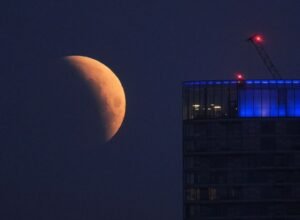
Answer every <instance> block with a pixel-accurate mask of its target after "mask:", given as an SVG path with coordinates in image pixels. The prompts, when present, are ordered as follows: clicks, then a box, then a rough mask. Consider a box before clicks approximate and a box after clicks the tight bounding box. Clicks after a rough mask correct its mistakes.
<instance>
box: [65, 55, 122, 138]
mask: <svg viewBox="0 0 300 220" xmlns="http://www.w3.org/2000/svg"><path fill="white" fill-rule="evenodd" d="M63 59H64V60H65V62H67V63H68V64H69V65H70V66H71V67H72V68H73V69H74V71H75V72H76V73H78V74H80V76H82V78H83V80H84V81H85V82H87V85H88V86H89V87H90V88H91V89H92V94H93V95H94V96H95V98H96V100H97V101H96V103H97V105H96V106H97V108H98V112H99V118H95V120H99V121H100V123H101V126H102V131H101V134H99V136H100V138H101V139H102V141H103V142H107V141H109V140H110V139H111V138H112V137H113V136H114V135H115V134H116V133H117V131H118V130H119V128H120V126H121V125H122V122H123V119H124V116H125V110H126V99H125V93H124V89H123V87H122V85H121V82H120V80H119V79H118V77H117V76H116V75H115V74H114V73H113V72H112V71H111V70H110V69H109V68H108V67H107V66H105V65H104V64H102V63H100V62H99V61H97V60H94V59H91V58H89V57H84V56H66V57H64V58H63Z"/></svg>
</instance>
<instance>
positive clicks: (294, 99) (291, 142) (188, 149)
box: [183, 80, 300, 220]
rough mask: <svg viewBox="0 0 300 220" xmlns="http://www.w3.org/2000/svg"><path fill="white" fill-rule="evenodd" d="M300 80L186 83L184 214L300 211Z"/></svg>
mask: <svg viewBox="0 0 300 220" xmlns="http://www.w3.org/2000/svg"><path fill="white" fill-rule="evenodd" d="M299 117H300V80H233V81H190V82H184V83H183V154H184V167H183V170H184V219H185V220H192V219H197V220H200V219H205V220H223V219H224V220H225V219H226V220H227V219H228V220H235V219H236V220H241V219H245V220H246V219H247V220H258V219H260V220H267V219H273V220H274V219H276V220H290V219H300V133H299V131H300V118H299Z"/></svg>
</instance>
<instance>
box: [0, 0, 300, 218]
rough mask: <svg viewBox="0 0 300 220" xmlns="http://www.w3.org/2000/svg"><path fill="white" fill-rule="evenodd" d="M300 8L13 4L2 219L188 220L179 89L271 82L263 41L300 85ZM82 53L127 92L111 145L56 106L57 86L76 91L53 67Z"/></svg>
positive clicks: (114, 0) (0, 154) (4, 102)
mask: <svg viewBox="0 0 300 220" xmlns="http://www.w3.org/2000/svg"><path fill="white" fill-rule="evenodd" d="M2 4H3V3H2ZM299 11H300V2H299V1H297V0H290V1H286V0H282V1H279V0H273V1H261V0H260V1H259V0H252V1H240V0H239V1H238V0H236V1H232V0H226V1H221V0H220V1H199V0H198V1H177V0H175V1H174V0H172V1H171V0H164V1H162V0H160V1H158V0H152V1H142V0H131V1H121V0H107V1H104V0H98V1H82V0H81V1H79V0H73V1H71V0H69V1H65V0H62V1H55V2H54V1H45V2H43V1H34V0H27V1H22V2H16V1H11V2H7V3H4V5H3V6H1V14H0V16H1V20H0V22H1V29H0V45H1V48H0V49H1V50H0V54H1V59H0V64H1V66H2V71H1V74H0V81H1V110H0V113H1V115H0V119H1V121H0V122H1V124H0V135H1V140H2V141H1V144H0V145H1V148H0V174H1V175H0V176H1V182H0V194H1V195H3V196H0V201H1V203H2V206H1V209H0V218H1V219H18V220H20V219H31V220H32V219H45V220H48V219H49V220H53V219H72V220H76V219H88V220H90V219H91V220H93V219H105V220H122V219H124V220H125V219H130V220H141V219H143V220H166V219H173V220H179V219H181V218H182V217H181V216H182V210H181V199H182V196H181V194H182V189H181V179H182V176H181V162H182V161H181V115H180V113H181V82H182V81H184V80H193V79H231V78H233V77H234V73H235V72H236V71H243V72H244V73H245V75H246V78H270V75H269V73H267V72H266V70H265V68H264V66H263V65H262V62H261V60H260V59H259V58H258V56H257V54H256V52H255V50H254V48H252V46H251V45H249V44H248V43H246V42H245V39H246V38H247V37H249V36H250V35H251V34H253V33H255V32H259V33H263V34H264V35H265V38H266V41H265V47H266V49H267V51H268V52H269V53H270V55H271V57H272V58H273V61H274V63H275V64H276V65H277V67H278V69H279V70H280V71H281V73H282V75H283V77H284V78H299V71H300V66H299V57H300V53H299V47H300V42H299V39H300V29H299V27H300V14H299ZM74 54H78V55H84V56H89V57H92V58H95V59H98V60H100V61H102V62H103V63H105V64H106V65H108V66H109V67H110V68H111V69H112V70H113V71H114V72H115V73H116V74H117V75H118V76H119V78H120V80H121V81H122V83H123V86H124V88H125V92H126V98H127V114H126V118H125V121H124V124H123V126H122V128H121V129H120V131H119V133H118V134H117V135H116V137H115V138H114V139H113V140H112V141H111V142H110V143H108V144H107V145H105V146H97V142H96V141H93V140H89V141H87V142H85V139H84V138H83V137H82V138H81V137H77V136H76V137H75V136H74V133H72V132H74V131H73V130H72V125H70V124H66V123H65V122H61V124H60V121H59V120H58V119H59V118H60V115H59V114H60V113H61V112H60V111H58V110H57V108H58V107H57V106H60V109H62V110H64V109H63V108H66V109H67V108H68V106H65V105H64V103H62V102H61V103H60V102H59V101H57V102H56V100H55V99H54V100H53V99H51V100H50V99H48V98H49V97H50V95H49V94H48V92H47V91H48V90H47V89H49V91H50V90H51V89H53V86H54V85H55V84H58V85H60V87H59V91H60V92H61V94H63V95H64V93H65V92H66V93H67V88H66V90H64V86H63V84H62V83H61V82H53V81H49V80H48V77H49V74H50V73H51V71H53V69H52V70H51V67H49V66H48V65H49V63H51V62H52V61H53V60H56V59H58V58H59V57H61V56H66V55H74ZM50 70H51V71H50ZM40 91H43V92H44V93H43V92H40ZM45 91H46V92H45ZM49 93H51V92H49ZM42 94H46V95H45V98H44V99H43V101H41V100H42V99H41V96H43V95H42ZM39 95H40V96H39ZM76 95H77V96H78V97H79V98H78V100H84V99H83V98H84V97H83V95H82V94H80V93H75V94H67V96H70V97H71V96H72V97H74V96H76ZM82 105H84V103H82ZM70 114H71V113H70ZM72 114H73V115H76V114H77V115H78V117H79V118H82V119H85V118H86V115H84V114H81V113H80V111H74V112H73V113H72ZM47 115H49V117H47ZM50 116H51V117H50ZM53 117H54V118H56V119H55V120H56V121H55V120H54V121H55V122H53V121H52V119H51V118H53ZM57 129H58V130H59V129H61V131H64V132H66V130H67V131H69V132H66V133H64V134H65V135H66V136H59V135H57V134H56V130H57ZM92 132H93V128H92V127H90V128H89V127H87V128H85V129H84V134H85V135H86V134H88V133H92ZM62 133H63V132H62ZM76 134H77V133H76ZM79 136H80V135H79ZM70 137H71V138H70ZM73 138H74V139H73Z"/></svg>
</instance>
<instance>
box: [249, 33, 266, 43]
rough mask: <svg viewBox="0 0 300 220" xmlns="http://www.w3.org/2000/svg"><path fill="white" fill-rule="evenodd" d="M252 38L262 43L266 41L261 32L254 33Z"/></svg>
mask: <svg viewBox="0 0 300 220" xmlns="http://www.w3.org/2000/svg"><path fill="white" fill-rule="evenodd" d="M252 39H253V41H254V42H255V43H262V42H263V41H264V38H263V37H262V36H261V35H259V34H257V35H254V36H253V37H252Z"/></svg>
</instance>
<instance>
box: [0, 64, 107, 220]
mask: <svg viewBox="0 0 300 220" xmlns="http://www.w3.org/2000/svg"><path fill="white" fill-rule="evenodd" d="M16 68H17V69H14V70H11V69H7V70H6V72H5V73H3V76H4V77H3V76H2V77H3V80H1V85H0V86H1V110H0V120H1V121H0V125H1V126H0V135H1V149H0V153H1V154H0V159H1V160H0V175H1V188H0V190H1V191H0V192H1V193H0V194H1V198H0V202H1V205H2V208H1V209H2V211H1V213H2V215H1V216H7V217H8V218H9V219H46V218H45V215H44V214H45V213H49V214H48V218H47V219H54V218H55V219H69V218H68V217H67V216H64V215H67V214H66V213H68V212H70V210H71V209H72V210H76V209H80V208H82V203H81V202H82V201H81V199H82V198H84V196H83V195H84V192H87V191H88V190H89V187H90V186H91V185H93V183H92V182H90V181H89V171H90V170H91V167H92V166H93V163H94V162H95V161H93V160H95V157H94V159H91V158H89V155H91V152H92V151H93V150H94V149H97V148H99V147H103V146H102V145H103V143H102V141H103V140H102V138H101V134H102V133H103V128H102V126H101V121H99V114H98V109H97V101H96V100H95V97H94V96H93V95H92V91H91V90H90V88H89V86H88V85H87V84H86V83H85V82H84V81H83V80H82V78H81V76H80V75H79V74H78V73H76V72H74V70H73V69H72V68H70V67H69V66H67V65H66V63H63V62H62V60H60V61H56V62H52V61H51V62H45V61H43V60H42V59H40V60H37V62H36V65H35V66H34V67H33V66H29V67H28V66H27V67H26V66H22V67H16ZM94 188H95V187H94ZM67 203H68V204H67ZM67 210H69V211H67ZM59 213H60V214H63V213H64V214H63V215H60V214H59ZM72 219H74V218H72ZM75 219H84V217H83V216H78V217H77V218H75Z"/></svg>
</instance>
